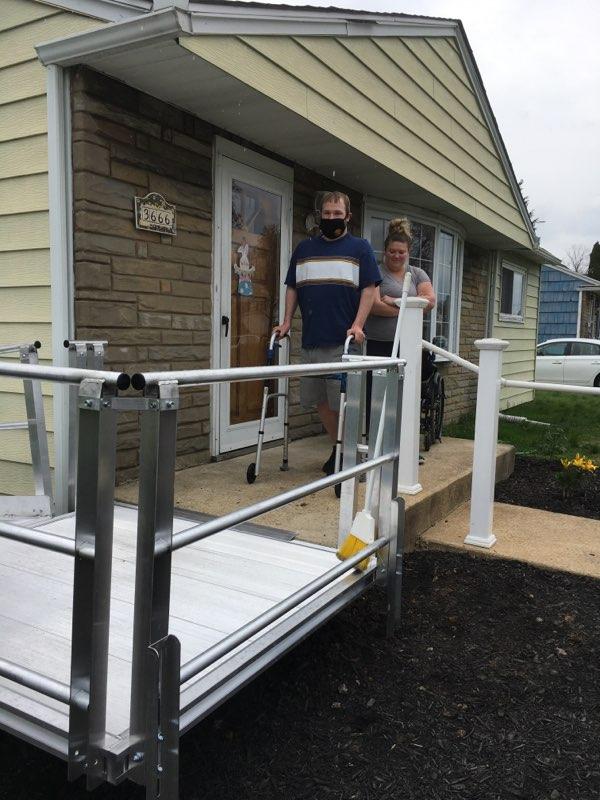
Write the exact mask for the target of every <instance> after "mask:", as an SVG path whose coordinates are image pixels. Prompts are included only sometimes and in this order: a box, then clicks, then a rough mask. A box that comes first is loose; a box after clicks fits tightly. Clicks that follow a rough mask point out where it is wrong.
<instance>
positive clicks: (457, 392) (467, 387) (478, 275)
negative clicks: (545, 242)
mask: <svg viewBox="0 0 600 800" xmlns="http://www.w3.org/2000/svg"><path fill="white" fill-rule="evenodd" d="M489 277H490V254H489V252H488V251H486V250H482V249H480V248H478V247H476V246H475V245H471V244H469V243H468V242H466V243H465V249H464V261H463V279H462V300H461V310H460V344H459V354H460V355H461V357H462V358H466V359H467V360H468V361H472V362H474V363H475V364H477V363H478V362H479V351H478V350H477V348H476V347H475V345H474V344H473V343H474V342H475V340H476V339H483V338H484V337H485V336H486V323H487V306H488V291H489ZM441 372H442V374H443V375H444V381H445V390H446V410H445V414H444V420H445V421H450V420H453V419H457V418H458V417H461V416H463V415H464V414H466V413H468V412H469V411H473V410H474V409H475V401H476V398H477V375H476V374H475V373H473V372H470V371H468V370H466V369H462V368H461V367H458V366H456V365H455V364H452V365H450V364H444V365H443V366H442V367H441Z"/></svg>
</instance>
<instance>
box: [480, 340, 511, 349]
mask: <svg viewBox="0 0 600 800" xmlns="http://www.w3.org/2000/svg"><path fill="white" fill-rule="evenodd" d="M509 344H510V342H507V341H506V339H477V340H476V341H475V347H476V348H477V349H478V350H506V348H507V347H508V346H509Z"/></svg>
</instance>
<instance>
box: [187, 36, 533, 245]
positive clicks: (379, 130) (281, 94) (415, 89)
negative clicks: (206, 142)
mask: <svg viewBox="0 0 600 800" xmlns="http://www.w3.org/2000/svg"><path fill="white" fill-rule="evenodd" d="M180 43H181V44H182V45H183V46H184V47H186V48H187V49H189V50H190V51H192V52H194V53H196V54H198V55H199V56H201V57H202V58H204V59H205V60H207V61H209V62H210V63H211V64H214V65H215V66H217V67H219V68H220V69H222V70H224V71H225V72H227V73H229V74H231V75H233V76H235V77H236V78H237V79H239V80H241V81H243V82H244V83H246V84H247V85H249V86H252V87H253V88H254V89H256V90H258V91H260V92H261V93H263V94H265V95H267V96H269V97H271V98H272V99H273V100H275V101H276V102H278V103H280V104H282V105H284V106H286V107H287V108H290V109H291V110H293V111H294V112H296V113H297V114H300V115H302V116H304V117H306V118H307V119H308V120H310V121H311V122H312V123H313V124H316V125H318V126H319V127H321V128H324V129H327V130H329V131H330V132H331V133H333V134H334V135H335V136H337V137H338V138H339V139H340V140H342V141H344V142H346V143H347V144H349V145H351V146H353V147H355V148H356V149H358V150H359V151H361V152H363V153H365V154H366V155H368V156H369V157H371V158H373V159H374V160H376V161H378V162H379V163H381V164H383V165H385V166H387V167H388V168H390V169H392V170H394V171H396V172H398V173H399V174H401V175H403V176H404V177H406V178H408V179H409V180H411V181H412V182H413V183H415V184H417V185H418V186H421V187H423V188H425V189H427V190H428V191H430V192H432V193H433V194H435V195H436V196H438V197H440V198H442V199H443V200H445V201H447V202H449V203H451V204H452V205H454V206H455V207H457V208H459V209H461V210H462V211H464V212H466V213H467V214H469V215H471V216H472V217H474V218H476V219H478V220H480V221H481V222H484V223H485V224H487V225H489V226H490V227H492V228H493V229H494V230H497V231H499V232H501V233H503V234H505V235H507V236H509V237H510V238H511V239H513V241H515V242H519V243H520V244H522V245H524V246H526V247H530V246H531V241H530V238H529V234H528V231H527V227H526V224H525V222H524V220H523V217H522V215H521V212H520V210H519V207H518V205H517V202H516V199H515V197H514V195H513V192H512V189H511V187H510V184H509V180H508V177H507V175H506V173H505V171H504V167H503V165H502V162H501V160H500V156H499V154H498V152H497V150H496V147H495V144H494V142H493V139H492V136H491V134H490V131H489V129H488V127H487V123H486V121H485V118H484V115H483V113H482V111H481V109H480V107H479V103H478V99H477V97H476V94H475V92H474V90H473V88H472V86H471V83H470V79H469V77H468V74H467V71H466V69H465V67H464V66H463V63H462V59H461V56H460V54H459V53H458V51H457V49H456V47H455V44H454V42H453V41H452V40H451V39H446V38H441V37H440V38H432V39H429V38H410V37H407V38H406V39H395V38H391V37H385V38H383V37H382V38H367V37H365V38H358V37H357V38H348V39H335V38H332V37H296V38H291V37H285V36H243V37H237V38H232V37H224V36H203V37H196V38H192V37H183V38H182V39H180Z"/></svg>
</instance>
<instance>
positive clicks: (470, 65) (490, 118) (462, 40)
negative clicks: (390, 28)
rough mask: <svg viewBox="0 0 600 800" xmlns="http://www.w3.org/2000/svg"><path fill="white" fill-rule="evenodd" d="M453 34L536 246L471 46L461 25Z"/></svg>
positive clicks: (536, 246)
mask: <svg viewBox="0 0 600 800" xmlns="http://www.w3.org/2000/svg"><path fill="white" fill-rule="evenodd" d="M455 35H456V40H457V42H458V46H459V48H460V52H461V55H462V57H463V61H464V65H465V68H466V70H467V73H468V75H469V78H470V80H471V82H472V84H473V86H474V88H475V95H476V97H477V100H478V102H479V107H480V108H481V113H482V114H483V116H484V119H485V121H486V123H487V126H488V128H489V130H490V133H491V135H492V139H493V141H494V144H495V145H496V148H497V150H498V153H499V155H500V161H501V162H502V166H503V167H504V171H505V172H506V177H507V178H508V180H509V183H510V186H511V189H512V191H513V195H514V198H515V200H516V202H517V205H518V206H519V211H520V212H521V216H522V217H523V221H524V222H525V225H526V227H527V232H528V233H529V237H530V239H531V243H532V245H533V248H534V249H535V248H538V247H539V244H540V238H539V236H538V235H537V234H536V232H535V230H534V228H533V224H532V222H531V218H530V216H529V212H528V211H527V206H526V205H525V201H524V200H523V195H522V194H521V190H520V188H519V183H518V181H517V178H516V176H515V173H514V170H513V166H512V164H511V161H510V158H509V157H508V151H507V150H506V147H505V146H504V141H503V140H502V136H501V134H500V130H499V129H498V125H497V123H496V120H495V117H494V113H493V111H492V107H491V105H490V101H489V100H488V97H487V94H486V91H485V88H484V86H483V83H482V81H481V77H480V75H479V70H478V69H477V67H476V66H475V62H474V60H473V56H472V54H471V48H470V47H469V44H468V43H467V38H466V35H465V33H464V31H463V29H462V26H457V28H456V34H455Z"/></svg>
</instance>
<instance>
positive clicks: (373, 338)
mask: <svg viewBox="0 0 600 800" xmlns="http://www.w3.org/2000/svg"><path fill="white" fill-rule="evenodd" d="M411 243H412V237H411V233H410V222H409V221H408V220H407V219H406V217H401V218H400V219H393V220H391V222H390V224H389V226H388V235H387V239H386V240H385V243H384V253H383V264H382V265H381V278H382V280H381V284H380V285H379V296H378V297H376V298H375V302H374V303H373V307H372V309H371V314H370V316H369V318H368V319H367V324H366V326H365V333H366V334H367V355H369V356H390V355H391V354H392V344H393V342H394V333H395V330H396V321H397V319H398V306H397V305H396V304H395V303H394V300H396V299H397V298H398V297H402V285H403V283H404V276H405V275H406V271H407V270H408V272H409V273H410V276H411V281H410V288H409V290H408V296H409V297H424V298H425V299H426V300H427V301H428V302H429V305H428V306H427V308H426V309H424V313H426V314H428V313H429V311H431V309H432V308H433V307H434V306H435V302H436V300H435V293H434V291H433V286H432V285H431V279H430V277H429V275H428V274H427V273H426V272H425V270H424V269H421V268H420V267H411V266H410V265H409V263H408V260H409V255H410V245H411ZM423 358H424V360H425V359H427V352H426V351H423ZM422 366H423V369H422V372H423V377H425V376H426V373H427V367H428V366H429V361H428V360H427V363H426V364H425V363H424V364H423V365H422ZM370 408H371V373H370V372H369V373H368V374H367V416H369V412H370Z"/></svg>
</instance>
